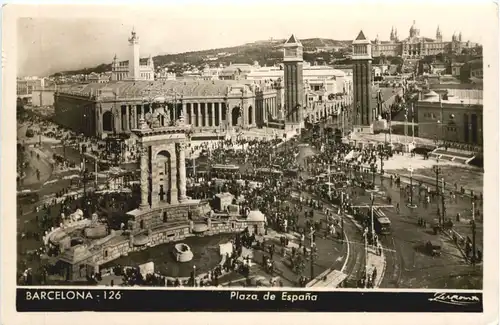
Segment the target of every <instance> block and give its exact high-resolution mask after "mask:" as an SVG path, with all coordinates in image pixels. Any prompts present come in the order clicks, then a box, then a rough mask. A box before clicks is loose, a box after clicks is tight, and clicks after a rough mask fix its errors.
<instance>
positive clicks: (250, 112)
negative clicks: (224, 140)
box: [248, 105, 254, 124]
mask: <svg viewBox="0 0 500 325" xmlns="http://www.w3.org/2000/svg"><path fill="white" fill-rule="evenodd" d="M252 123H254V120H253V107H252V106H251V105H250V106H248V124H252Z"/></svg>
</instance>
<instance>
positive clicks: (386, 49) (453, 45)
mask: <svg viewBox="0 0 500 325" xmlns="http://www.w3.org/2000/svg"><path fill="white" fill-rule="evenodd" d="M397 33H398V32H397V29H396V30H395V29H394V28H393V29H392V30H391V35H390V38H389V41H381V40H380V39H379V38H378V35H377V38H376V39H375V41H374V42H373V43H372V55H373V57H379V56H382V55H383V56H401V57H403V58H411V59H418V58H422V57H424V56H426V55H436V54H439V53H461V52H462V49H464V48H469V47H472V43H471V42H469V41H467V42H463V41H462V33H459V34H458V35H456V34H453V36H452V38H451V41H444V40H443V35H442V32H441V30H440V28H439V26H438V27H437V30H436V38H435V39H432V38H428V37H423V36H420V29H418V28H417V27H416V26H415V21H413V25H412V26H411V28H410V33H409V36H408V37H407V38H405V39H403V40H399V38H398V34H397Z"/></svg>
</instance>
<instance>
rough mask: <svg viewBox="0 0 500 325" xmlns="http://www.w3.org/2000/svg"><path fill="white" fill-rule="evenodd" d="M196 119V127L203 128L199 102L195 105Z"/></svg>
mask: <svg viewBox="0 0 500 325" xmlns="http://www.w3.org/2000/svg"><path fill="white" fill-rule="evenodd" d="M196 118H197V119H198V127H202V126H203V123H202V118H203V116H202V114H201V103H200V102H197V103H196Z"/></svg>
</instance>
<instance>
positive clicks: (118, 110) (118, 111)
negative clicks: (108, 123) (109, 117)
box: [113, 104, 122, 133]
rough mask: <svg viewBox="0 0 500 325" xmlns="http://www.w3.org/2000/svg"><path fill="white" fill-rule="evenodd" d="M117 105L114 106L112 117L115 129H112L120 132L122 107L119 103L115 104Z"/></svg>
mask: <svg viewBox="0 0 500 325" xmlns="http://www.w3.org/2000/svg"><path fill="white" fill-rule="evenodd" d="M115 105H117V106H118V107H115V110H114V112H113V117H114V121H113V122H114V124H115V125H114V126H115V129H114V131H115V132H116V133H120V132H121V130H122V119H121V115H122V107H121V106H120V105H119V104H115Z"/></svg>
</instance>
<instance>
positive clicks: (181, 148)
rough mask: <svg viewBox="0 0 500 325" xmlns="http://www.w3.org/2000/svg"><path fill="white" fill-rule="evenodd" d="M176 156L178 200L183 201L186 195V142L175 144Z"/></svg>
mask: <svg viewBox="0 0 500 325" xmlns="http://www.w3.org/2000/svg"><path fill="white" fill-rule="evenodd" d="M177 157H178V158H179V164H178V165H177V168H178V169H179V179H178V189H179V200H180V201H181V202H182V201H185V200H186V199H187V196H186V143H184V142H181V143H179V144H178V146H177Z"/></svg>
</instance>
